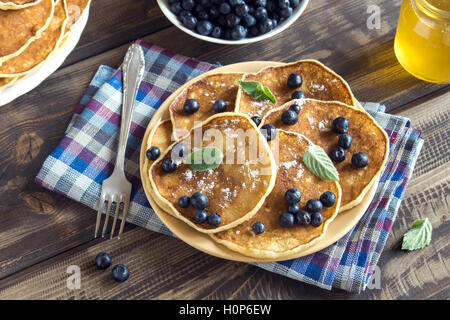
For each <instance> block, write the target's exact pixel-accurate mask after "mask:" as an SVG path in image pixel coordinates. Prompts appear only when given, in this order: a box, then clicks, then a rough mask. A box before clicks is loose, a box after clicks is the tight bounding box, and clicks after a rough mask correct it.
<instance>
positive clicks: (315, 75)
mask: <svg viewBox="0 0 450 320" xmlns="http://www.w3.org/2000/svg"><path fill="white" fill-rule="evenodd" d="M293 72H296V73H299V74H300V75H301V76H302V79H303V82H302V85H301V86H300V87H299V88H297V89H292V88H290V87H289V86H288V85H287V79H288V77H289V75H290V74H291V73H293ZM243 80H244V81H259V82H261V83H262V84H263V85H264V86H267V87H268V88H269V89H270V91H272V93H273V94H274V95H275V98H276V100H277V103H276V104H272V103H270V102H268V101H260V100H255V98H254V97H253V96H251V95H249V94H248V93H246V92H245V91H243V90H242V89H239V91H238V95H237V97H236V111H237V112H242V113H245V114H247V115H249V116H250V117H253V116H259V117H261V118H262V117H263V116H264V115H265V114H266V113H267V112H268V111H269V110H270V109H275V108H277V107H279V106H281V105H283V104H285V103H286V102H288V101H290V100H291V96H292V93H293V92H294V91H295V90H301V91H303V92H304V93H305V96H306V98H313V99H318V100H325V101H340V102H343V103H345V104H348V105H354V106H359V103H358V102H357V101H356V99H355V98H354V97H353V94H352V92H351V90H350V87H349V86H348V84H347V82H345V80H344V79H342V78H341V77H340V76H338V75H337V74H336V73H334V72H333V71H332V70H331V69H329V68H327V67H326V66H324V65H323V64H322V63H320V62H319V61H316V60H300V61H297V62H293V63H288V64H284V65H280V66H275V67H267V68H264V69H262V70H260V71H259V72H257V73H249V74H246V75H245V76H244V78H243Z"/></svg>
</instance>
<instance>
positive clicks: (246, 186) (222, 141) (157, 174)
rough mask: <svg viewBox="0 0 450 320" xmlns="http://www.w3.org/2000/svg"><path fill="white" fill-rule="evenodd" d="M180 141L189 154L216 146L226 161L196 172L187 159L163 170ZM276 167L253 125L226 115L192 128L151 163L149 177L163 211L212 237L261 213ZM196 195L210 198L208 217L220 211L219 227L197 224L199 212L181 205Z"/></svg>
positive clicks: (233, 114) (231, 115)
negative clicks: (181, 199)
mask: <svg viewBox="0 0 450 320" xmlns="http://www.w3.org/2000/svg"><path fill="white" fill-rule="evenodd" d="M199 135H200V136H199ZM178 143H183V144H184V145H185V146H186V147H187V150H188V151H187V152H188V153H190V152H191V151H192V150H198V149H201V148H204V147H207V146H209V147H211V146H215V147H216V148H218V149H219V150H221V151H222V153H223V159H222V161H221V163H220V165H219V166H218V167H217V168H215V169H209V170H206V171H197V170H194V169H193V168H192V167H191V165H190V164H188V163H187V161H186V160H187V159H188V158H189V156H187V157H186V158H184V159H183V161H181V160H180V161H179V164H178V167H177V168H176V169H175V171H173V172H171V173H167V172H164V171H163V170H162V162H163V159H165V158H167V157H173V155H172V150H173V149H174V146H176V145H177V144H178ZM190 146H193V147H192V148H191V147H190ZM275 169H276V168H275V160H274V158H273V155H272V153H271V152H270V149H269V145H268V144H267V141H266V139H265V138H264V136H263V135H262V134H261V133H260V131H259V130H258V129H257V127H256V126H255V124H254V123H253V121H252V120H250V118H248V117H247V116H246V115H243V114H237V113H230V112H224V113H220V114H217V115H214V116H212V117H210V118H208V119H207V120H206V121H204V122H203V123H202V125H201V126H196V127H194V128H193V129H192V130H191V131H190V133H189V135H187V136H185V137H184V138H182V139H180V140H178V141H176V142H175V143H174V144H172V145H171V146H170V147H169V148H168V149H167V150H166V151H165V152H162V154H161V156H160V158H159V159H158V160H156V161H155V162H154V163H153V164H152V165H151V167H150V169H149V172H148V176H149V180H150V183H151V189H152V190H153V193H154V194H153V195H152V196H154V197H153V199H154V200H155V202H157V204H158V205H159V206H160V207H161V208H162V209H163V210H165V211H167V212H169V213H170V214H172V215H174V216H175V217H177V218H179V219H181V220H183V221H185V222H186V223H187V224H188V225H190V226H191V227H193V228H194V229H196V230H198V231H200V232H203V233H214V232H219V231H222V230H226V229H229V228H232V227H234V226H236V225H238V224H239V223H242V222H243V221H245V220H247V219H249V218H251V217H252V216H253V215H254V214H255V213H256V212H257V211H258V209H259V208H260V207H261V205H262V204H263V202H264V199H265V197H266V196H267V195H268V194H269V193H270V192H271V191H272V188H273V185H274V183H275ZM195 192H201V193H202V194H204V195H206V196H207V197H208V198H209V206H208V207H207V208H206V209H205V210H206V211H207V212H208V214H211V213H212V212H216V213H217V214H219V215H220V216H221V219H222V222H221V224H220V225H219V226H218V227H213V226H210V225H209V224H208V223H207V222H205V223H202V224H197V223H195V220H194V216H195V214H196V212H197V210H196V209H194V208H193V207H192V206H190V207H189V208H181V207H180V206H179V205H178V199H179V198H180V197H182V196H189V197H191V196H192V195H193V194H194V193H195Z"/></svg>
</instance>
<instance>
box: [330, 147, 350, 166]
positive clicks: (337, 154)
mask: <svg viewBox="0 0 450 320" xmlns="http://www.w3.org/2000/svg"><path fill="white" fill-rule="evenodd" d="M345 155H346V152H345V150H344V148H342V147H339V146H338V147H334V148H333V149H331V152H330V158H331V160H333V161H334V162H338V163H339V162H342V161H344V160H345Z"/></svg>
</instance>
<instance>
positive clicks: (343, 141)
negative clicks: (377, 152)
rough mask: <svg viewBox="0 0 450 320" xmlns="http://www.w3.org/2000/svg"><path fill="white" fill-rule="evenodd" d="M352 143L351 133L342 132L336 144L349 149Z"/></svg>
mask: <svg viewBox="0 0 450 320" xmlns="http://www.w3.org/2000/svg"><path fill="white" fill-rule="evenodd" d="M352 143H353V138H352V136H351V135H349V134H347V133H344V134H342V135H340V136H339V140H338V146H339V147H341V148H344V149H350V147H351V146H352Z"/></svg>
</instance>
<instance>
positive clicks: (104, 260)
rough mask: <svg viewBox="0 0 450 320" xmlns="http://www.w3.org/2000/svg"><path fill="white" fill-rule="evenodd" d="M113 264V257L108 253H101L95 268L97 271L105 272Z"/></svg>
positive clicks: (96, 259) (96, 258)
mask: <svg viewBox="0 0 450 320" xmlns="http://www.w3.org/2000/svg"><path fill="white" fill-rule="evenodd" d="M111 263H112V260H111V257H110V256H109V254H107V253H106V252H100V253H99V254H98V255H97V256H96V257H95V266H96V267H97V269H100V270H104V269H106V268H108V267H109V266H110V265H111Z"/></svg>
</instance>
